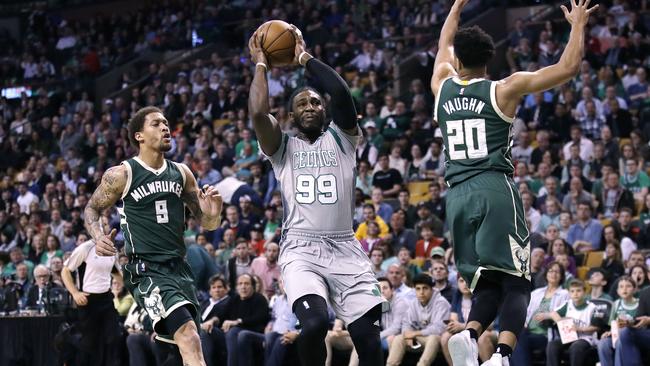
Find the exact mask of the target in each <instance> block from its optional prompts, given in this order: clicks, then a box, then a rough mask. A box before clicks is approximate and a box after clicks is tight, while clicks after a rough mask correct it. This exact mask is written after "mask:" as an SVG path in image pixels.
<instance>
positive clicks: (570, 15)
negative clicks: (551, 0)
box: [560, 0, 598, 27]
mask: <svg viewBox="0 0 650 366" xmlns="http://www.w3.org/2000/svg"><path fill="white" fill-rule="evenodd" d="M576 1H577V3H576ZM590 2H591V0H571V11H570V12H569V10H568V9H567V7H566V6H564V5H561V6H560V8H561V9H562V11H563V12H564V17H565V18H566V20H567V21H568V22H569V23H570V24H571V26H583V27H584V26H585V25H587V22H588V21H589V14H591V13H593V12H594V11H595V10H596V9H598V4H596V5H594V6H592V7H591V8H589V3H590Z"/></svg>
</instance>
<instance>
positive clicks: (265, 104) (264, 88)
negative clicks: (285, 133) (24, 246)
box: [248, 32, 282, 156]
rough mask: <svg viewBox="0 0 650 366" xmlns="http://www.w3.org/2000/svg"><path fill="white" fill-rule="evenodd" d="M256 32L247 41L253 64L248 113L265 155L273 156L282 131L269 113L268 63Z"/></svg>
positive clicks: (278, 146) (280, 139)
mask: <svg viewBox="0 0 650 366" xmlns="http://www.w3.org/2000/svg"><path fill="white" fill-rule="evenodd" d="M259 44H260V43H259V39H258V36H257V32H255V33H253V35H252V36H251V38H250V40H249V41H248V49H249V51H250V54H251V59H252V60H253V62H254V63H255V74H254V76H253V82H252V84H251V88H250V95H249V98H248V113H250V116H251V119H252V120H253V128H254V129H255V135H256V137H257V141H259V143H260V147H261V148H262V151H263V152H264V153H265V154H266V155H269V156H271V155H273V154H275V152H276V151H278V149H279V148H280V143H281V142H282V130H281V129H280V125H279V124H278V121H276V120H275V118H273V116H272V115H271V114H270V113H269V109H270V108H269V84H268V81H267V80H266V72H267V69H268V63H267V62H266V56H264V52H263V51H262V48H261V47H260V45H259Z"/></svg>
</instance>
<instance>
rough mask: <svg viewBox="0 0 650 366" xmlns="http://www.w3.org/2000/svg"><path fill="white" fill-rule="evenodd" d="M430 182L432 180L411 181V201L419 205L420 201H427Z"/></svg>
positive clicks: (409, 188) (409, 187)
mask: <svg viewBox="0 0 650 366" xmlns="http://www.w3.org/2000/svg"><path fill="white" fill-rule="evenodd" d="M429 184H431V181H428V180H426V181H420V182H410V183H409V184H408V186H407V189H408V191H409V194H410V195H411V198H410V199H409V203H410V204H412V205H417V204H418V202H420V201H427V200H428V199H429V198H430V197H429Z"/></svg>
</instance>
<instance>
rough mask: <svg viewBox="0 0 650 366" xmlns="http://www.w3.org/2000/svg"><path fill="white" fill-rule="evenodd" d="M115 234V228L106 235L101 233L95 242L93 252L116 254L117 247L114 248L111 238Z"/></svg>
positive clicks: (103, 254)
mask: <svg viewBox="0 0 650 366" xmlns="http://www.w3.org/2000/svg"><path fill="white" fill-rule="evenodd" d="M115 235H117V230H116V229H113V230H111V232H110V233H109V234H108V235H102V236H101V237H100V238H99V239H97V241H96V242H95V245H96V246H95V252H97V254H98V255H101V256H106V257H110V256H114V255H115V254H117V248H115V245H113V239H115Z"/></svg>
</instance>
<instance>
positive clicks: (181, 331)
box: [174, 321, 201, 344]
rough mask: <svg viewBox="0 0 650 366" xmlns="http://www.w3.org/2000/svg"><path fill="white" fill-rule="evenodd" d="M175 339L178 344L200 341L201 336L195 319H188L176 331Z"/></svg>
mask: <svg viewBox="0 0 650 366" xmlns="http://www.w3.org/2000/svg"><path fill="white" fill-rule="evenodd" d="M174 341H176V343H178V344H191V343H194V342H196V343H200V342H201V338H200V337H199V332H198V330H197V328H196V324H195V323H194V321H188V322H187V323H185V324H183V325H181V327H180V328H178V330H177V331H176V333H174Z"/></svg>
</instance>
